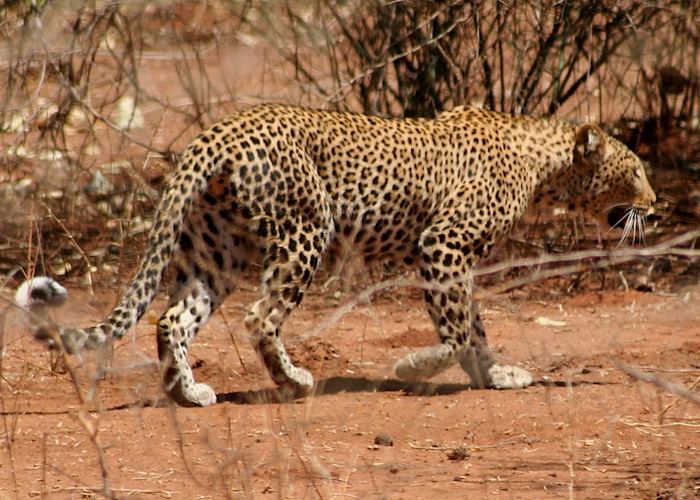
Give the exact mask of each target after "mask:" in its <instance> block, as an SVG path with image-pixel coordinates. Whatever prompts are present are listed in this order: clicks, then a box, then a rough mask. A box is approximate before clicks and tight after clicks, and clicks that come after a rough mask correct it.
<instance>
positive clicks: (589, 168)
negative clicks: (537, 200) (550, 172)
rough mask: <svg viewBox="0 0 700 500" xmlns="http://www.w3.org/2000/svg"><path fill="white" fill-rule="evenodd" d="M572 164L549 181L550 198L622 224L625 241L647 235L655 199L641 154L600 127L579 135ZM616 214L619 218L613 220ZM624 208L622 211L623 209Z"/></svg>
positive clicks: (581, 128) (584, 127) (585, 128)
mask: <svg viewBox="0 0 700 500" xmlns="http://www.w3.org/2000/svg"><path fill="white" fill-rule="evenodd" d="M574 137H575V139H574V151H573V155H572V165H571V166H570V167H569V168H567V169H565V170H564V171H562V172H560V173H559V175H557V176H555V177H554V178H552V179H550V182H549V183H548V184H549V185H548V186H547V188H546V195H545V197H546V198H549V199H550V201H554V202H555V203H556V204H561V205H564V206H566V207H568V208H569V209H572V210H576V211H580V212H583V213H585V214H587V215H590V216H593V217H595V218H597V219H598V220H601V221H603V220H605V221H608V220H609V221H610V222H612V223H613V224H615V225H617V224H620V225H623V227H624V229H625V232H624V234H623V238H624V237H626V236H627V235H628V233H629V234H636V233H637V232H639V233H640V234H639V235H640V237H641V236H642V233H643V225H644V220H645V217H646V216H647V215H649V214H650V213H652V205H653V203H654V202H655V201H656V194H655V193H654V190H653V189H652V188H651V185H649V181H648V180H647V176H646V173H645V171H644V165H643V163H642V161H641V160H640V159H639V157H638V156H637V155H635V154H634V153H633V152H632V151H630V150H629V148H627V146H625V145H624V144H622V143H621V142H620V141H618V140H616V139H614V138H613V137H611V136H609V135H608V134H606V133H605V132H603V130H601V129H600V128H599V127H598V126H596V125H590V124H586V125H580V126H578V127H577V128H576V130H575V136H574ZM613 209H616V211H618V213H619V214H620V215H619V216H617V217H616V219H615V220H610V219H609V218H608V214H609V213H611V211H612V210H613ZM620 209H621V210H620Z"/></svg>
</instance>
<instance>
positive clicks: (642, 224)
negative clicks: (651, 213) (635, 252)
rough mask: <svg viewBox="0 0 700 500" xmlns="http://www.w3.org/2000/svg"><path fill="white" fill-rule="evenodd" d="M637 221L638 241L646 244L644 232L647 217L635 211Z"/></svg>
mask: <svg viewBox="0 0 700 500" xmlns="http://www.w3.org/2000/svg"><path fill="white" fill-rule="evenodd" d="M637 221H638V223H639V241H640V243H641V244H642V245H646V244H647V242H646V239H645V238H644V233H645V232H646V228H647V219H646V217H644V215H642V214H641V213H639V212H637Z"/></svg>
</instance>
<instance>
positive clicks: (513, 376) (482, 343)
mask: <svg viewBox="0 0 700 500" xmlns="http://www.w3.org/2000/svg"><path fill="white" fill-rule="evenodd" d="M470 309H471V317H472V323H471V325H472V328H471V338H470V342H469V346H468V347H467V348H466V349H463V350H462V351H460V353H459V364H460V366H461V367H462V369H463V370H464V371H465V372H467V375H469V379H470V380H471V382H472V385H473V386H475V387H479V388H486V387H491V388H493V389H520V388H522V387H527V386H528V385H531V384H532V375H531V374H530V372H528V371H527V370H524V369H522V368H520V367H517V366H509V365H500V364H498V363H496V361H495V360H494V359H493V355H492V354H491V351H490V349H489V347H488V344H487V343H486V330H485V329H484V324H483V323H482V321H481V315H480V314H479V307H478V303H477V302H476V301H475V300H472V302H471V306H470Z"/></svg>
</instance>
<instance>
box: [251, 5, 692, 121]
mask: <svg viewBox="0 0 700 500" xmlns="http://www.w3.org/2000/svg"><path fill="white" fill-rule="evenodd" d="M696 10H697V6H694V5H688V4H687V2H680V1H679V2H672V1H671V2H665V3H649V2H639V1H631V2H624V3H620V2H614V1H610V0H596V1H593V2H559V1H554V0H550V1H546V2H534V1H525V2H470V1H465V0H440V1H434V2H427V1H418V2H402V1H400V2H384V1H379V0H374V1H371V2H334V1H326V0H323V1H319V2H316V3H314V4H313V6H310V5H308V4H299V3H297V2H285V3H284V4H283V8H282V6H280V7H279V8H278V9H277V10H275V9H271V8H270V7H269V5H267V4H263V6H259V7H258V10H257V11H256V16H254V17H250V16H249V20H250V22H251V24H252V25H253V26H254V27H256V28H257V29H258V30H259V31H260V33H262V34H267V35H268V37H269V39H270V42H271V43H272V44H273V45H275V46H276V47H277V48H278V49H279V50H280V52H281V53H282V55H283V56H284V57H285V58H286V59H287V60H288V61H290V62H291V63H293V64H294V65H295V68H296V70H297V78H298V79H299V80H300V81H301V82H303V83H304V84H305V85H308V86H309V87H310V88H311V89H312V91H313V92H314V93H315V94H317V95H318V96H320V97H321V98H323V99H325V100H326V101H327V102H328V104H329V105H331V106H338V107H348V106H350V107H357V106H358V105H359V107H361V109H362V110H363V111H365V112H368V113H373V114H383V115H391V116H396V115H402V116H433V115H435V114H436V113H439V112H440V111H442V110H444V109H450V108H451V107H453V106H455V105H460V104H469V103H480V104H483V105H485V106H487V107H489V108H490V109H494V110H500V111H508V112H515V113H532V112H538V113H543V114H552V113H555V112H557V111H558V110H559V109H560V108H561V107H562V106H564V105H565V104H566V103H567V102H568V101H570V100H571V99H573V98H575V97H578V98H579V99H580V98H582V96H584V97H585V98H587V99H588V98H590V97H591V96H593V95H594V94H595V93H598V92H597V91H598V90H600V89H601V88H602V87H605V86H606V84H607V83H611V82H615V83H616V84H617V85H616V86H615V87H616V88H614V89H612V91H613V92H618V87H621V86H622V87H624V86H626V85H630V84H632V85H633V84H634V82H633V81H632V82H631V80H630V77H632V78H633V77H634V76H635V74H636V75H637V77H639V75H640V71H641V70H642V69H647V71H648V70H649V69H648V68H643V67H642V66H643V65H645V64H647V63H649V62H651V63H652V67H653V66H655V65H657V64H659V63H663V65H670V66H672V67H674V68H676V69H677V70H678V71H680V72H681V73H683V74H691V73H692V72H696V70H697V50H698V43H697V38H696V37H697V33H696V28H695V26H694V24H693V23H692V22H691V21H689V20H690V19H693V18H694V17H693V16H694V15H696V14H697V12H696ZM659 33H664V34H667V35H668V37H667V38H668V39H659V38H657V36H658V34H659ZM660 47H663V49H664V50H662V51H661V50H660ZM651 54H654V55H656V56H659V57H658V61H649V58H650V55H651ZM693 55H695V56H696V57H695V58H694V59H693V57H692V56H693ZM606 90H609V89H606ZM626 90H627V91H631V94H636V91H635V90H634V89H630V88H627V89H626ZM598 94H599V95H597V96H596V97H595V99H594V100H598V99H603V96H602V94H600V93H598ZM628 98H629V96H628ZM605 105H606V106H607V105H608V104H607V103H606V104H605ZM618 111H620V110H618Z"/></svg>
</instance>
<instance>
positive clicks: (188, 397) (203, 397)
mask: <svg viewBox="0 0 700 500" xmlns="http://www.w3.org/2000/svg"><path fill="white" fill-rule="evenodd" d="M169 392H170V397H171V398H172V399H173V400H174V401H175V402H176V403H177V404H179V405H180V406H186V407H189V406H210V405H213V404H214V403H216V393H215V392H214V390H213V389H212V388H211V387H209V386H208V385H207V384H192V385H187V386H184V385H183V384H182V383H181V381H178V382H177V383H176V384H175V386H174V387H173V388H172V389H171V390H170V391H169Z"/></svg>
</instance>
